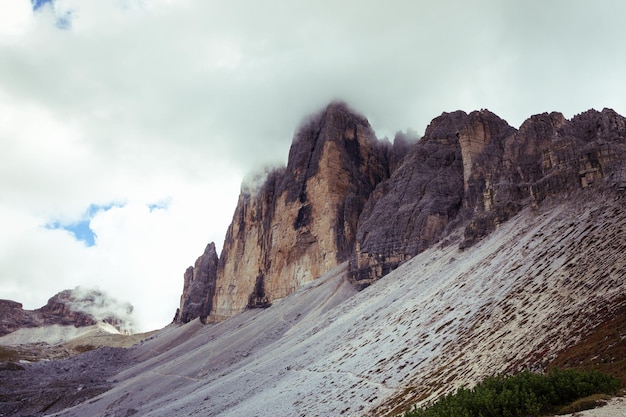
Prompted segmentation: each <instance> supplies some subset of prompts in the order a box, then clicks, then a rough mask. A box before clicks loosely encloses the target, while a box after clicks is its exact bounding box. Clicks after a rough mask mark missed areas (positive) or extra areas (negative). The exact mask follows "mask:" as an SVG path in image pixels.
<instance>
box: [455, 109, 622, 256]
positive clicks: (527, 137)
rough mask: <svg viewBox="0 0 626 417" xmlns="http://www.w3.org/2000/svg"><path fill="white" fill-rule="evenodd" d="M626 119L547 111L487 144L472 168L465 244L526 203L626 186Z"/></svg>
mask: <svg viewBox="0 0 626 417" xmlns="http://www.w3.org/2000/svg"><path fill="white" fill-rule="evenodd" d="M625 126H626V119H625V118H624V117H622V116H620V115H618V114H617V113H615V112H614V111H613V110H609V109H604V110H602V112H598V111H596V110H589V111H587V112H585V113H582V114H580V115H578V116H575V117H573V118H572V119H571V120H566V119H565V117H564V116H563V115H562V114H560V113H550V114H548V113H543V114H539V115H535V116H532V117H530V118H529V119H528V120H526V121H525V122H524V123H523V124H522V126H521V127H520V129H519V131H517V132H515V133H514V134H512V135H510V136H508V137H507V138H505V139H504V140H503V141H502V142H501V143H499V144H493V145H492V146H488V147H486V148H485V150H484V151H483V153H482V154H481V155H479V156H478V158H477V159H476V161H475V163H474V164H473V166H472V170H471V176H470V178H469V179H468V186H467V192H466V195H465V201H464V206H465V207H466V208H467V209H468V210H470V211H471V215H470V216H469V217H470V219H471V220H470V222H469V224H468V225H467V227H466V229H465V240H464V242H463V243H462V247H466V246H468V245H471V244H472V243H474V242H475V241H476V240H477V239H480V238H482V237H484V236H486V235H487V234H489V233H490V232H491V231H493V230H494V229H495V228H496V227H497V226H498V225H499V224H501V223H502V222H504V221H506V220H508V219H509V218H511V217H512V216H514V215H515V214H517V213H518V212H519V211H520V210H521V209H522V208H523V207H525V206H528V205H531V206H535V207H536V206H537V205H539V204H540V203H541V202H542V201H543V200H544V199H545V198H547V197H550V196H556V195H566V194H568V193H571V192H573V191H575V190H578V189H581V188H583V189H584V188H588V187H591V186H611V187H619V188H625V185H626V175H625V171H624V170H625V169H626V168H625V161H626V127H625Z"/></svg>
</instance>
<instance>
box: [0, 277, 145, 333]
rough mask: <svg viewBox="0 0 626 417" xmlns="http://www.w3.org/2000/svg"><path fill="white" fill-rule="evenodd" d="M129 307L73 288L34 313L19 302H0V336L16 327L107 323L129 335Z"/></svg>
mask: <svg viewBox="0 0 626 417" xmlns="http://www.w3.org/2000/svg"><path fill="white" fill-rule="evenodd" d="M132 312H133V306H132V305H130V304H129V303H123V302H119V301H118V300H116V299H114V298H111V297H109V296H108V295H106V294H105V293H103V292H102V291H100V290H96V289H85V288H82V287H76V288H74V289H72V290H63V291H61V292H59V293H57V294H55V295H54V296H52V297H50V299H49V300H48V302H47V303H46V305H44V306H43V307H41V308H38V309H36V310H24V309H23V306H22V304H21V303H18V302H15V301H11V300H0V336H1V335H5V334H8V333H11V332H13V331H15V330H17V329H20V328H29V327H41V326H51V325H55V324H58V325H64V326H75V327H83V326H92V325H94V324H96V323H98V322H105V323H108V324H111V325H112V326H113V327H115V328H116V329H117V330H119V331H120V332H122V333H132V330H133V321H132Z"/></svg>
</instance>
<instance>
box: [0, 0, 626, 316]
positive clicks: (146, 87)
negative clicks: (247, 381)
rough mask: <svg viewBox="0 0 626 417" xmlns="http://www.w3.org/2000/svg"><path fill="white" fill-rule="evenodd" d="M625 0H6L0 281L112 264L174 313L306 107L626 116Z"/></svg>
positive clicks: (517, 117) (34, 299) (14, 293)
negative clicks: (186, 278)
mask: <svg viewBox="0 0 626 417" xmlns="http://www.w3.org/2000/svg"><path fill="white" fill-rule="evenodd" d="M625 12H626V4H623V3H622V2H617V1H611V0H600V1H599V2H594V3H593V4H591V3H589V2H585V1H553V2H550V3H549V4H545V5H543V4H542V6H541V7H537V6H535V5H533V4H529V3H528V2H521V1H517V0H515V1H510V2H501V1H495V0H480V1H477V2H471V4H470V3H469V2H462V1H452V0H448V1H441V2H436V3H433V2H424V1H402V0H395V1H392V2H386V3H383V2H379V1H373V0H372V1H369V0H366V1H358V2H357V1H356V0H347V1H344V2H341V4H338V3H337V2H331V1H329V0H320V1H316V2H309V3H302V2H293V1H286V0H268V1H266V2H252V1H243V0H241V1H239V0H236V1H231V2H218V1H212V0H208V1H207V0H202V1H200V0H178V1H172V0H115V1H109V0H56V1H54V2H47V4H45V5H44V6H42V7H40V8H39V9H38V10H37V11H33V7H32V4H31V3H29V2H28V1H26V0H6V1H5V2H4V3H3V5H2V12H1V13H0V143H1V144H2V149H3V152H2V153H1V154H0V190H1V194H0V215H1V216H0V227H2V229H3V233H2V235H1V236H0V249H2V252H0V297H3V298H13V299H17V300H19V301H22V302H24V303H25V305H27V306H28V307H31V308H35V307H39V306H41V305H43V304H44V303H45V301H46V300H47V298H49V297H50V296H51V295H52V294H54V293H56V292H58V291H59V290H61V289H64V288H73V287H75V286H76V285H84V286H89V284H93V283H94V282H95V283H98V284H102V285H100V286H101V287H103V288H105V289H106V290H107V291H108V292H110V293H111V294H112V295H113V296H115V297H116V298H118V299H123V300H126V299H128V300H129V301H130V302H131V303H132V304H133V305H135V307H136V314H137V316H138V317H139V320H140V321H142V322H144V323H145V326H148V327H149V326H151V325H157V324H159V325H163V324H164V323H166V322H167V321H168V320H169V319H171V315H172V314H173V311H174V310H175V308H176V305H177V304H178V297H179V296H180V291H181V290H182V274H183V273H184V270H185V268H186V267H187V266H188V265H191V264H192V263H193V261H194V260H195V258H196V257H197V256H198V255H199V254H200V253H201V252H202V249H203V248H204V247H205V246H206V243H207V242H209V241H215V243H216V244H217V245H218V247H219V246H221V244H222V240H223V237H224V233H225V230H226V227H227V225H228V223H229V222H230V220H231V218H232V213H233V210H234V205H235V203H236V199H237V194H238V192H239V186H240V182H241V179H242V178H243V177H244V175H245V174H246V173H248V172H253V171H255V170H257V171H258V170H259V169H260V168H261V167H263V166H268V165H269V166H274V165H281V164H285V162H286V157H287V155H288V151H289V144H290V141H291V138H292V135H293V130H294V129H295V127H296V126H298V124H299V122H300V120H302V118H303V117H305V116H306V115H307V114H310V113H313V112H316V111H318V110H319V109H320V108H321V107H323V106H324V105H325V104H327V103H328V102H329V101H331V100H333V99H342V100H345V101H346V102H348V103H349V105H350V106H351V107H353V108H355V109H356V110H357V111H359V112H360V113H362V114H364V115H366V116H367V117H368V118H369V120H370V122H371V123H372V125H373V127H374V128H375V130H376V132H377V134H378V135H379V136H380V137H384V136H386V137H389V138H392V137H394V134H395V132H396V131H398V130H406V129H409V128H411V129H415V130H417V131H418V133H423V131H424V129H425V127H426V125H427V124H428V122H429V121H430V120H431V119H432V118H433V117H435V116H437V115H439V114H441V112H443V111H453V110H456V109H463V110H466V111H471V110H474V109H478V108H489V109H490V110H492V111H494V112H495V113H497V114H498V115H500V116H501V117H503V118H505V119H506V120H508V121H509V123H511V124H512V125H515V126H519V124H521V122H522V121H523V120H524V119H525V118H526V117H528V116H530V115H531V114H533V113H538V112H544V111H552V110H558V111H562V112H563V113H565V115H566V116H572V115H573V114H576V113H579V112H581V111H584V110H586V109H588V108H590V107H596V108H602V107H612V108H614V109H615V110H616V111H618V112H619V113H622V114H625V113H626V99H625V98H624V96H623V94H622V93H621V92H622V91H624V90H626V85H625V83H626V80H625V79H624V77H623V75H622V74H624V73H625V72H626V58H624V57H623V54H620V53H619V51H620V46H621V45H623V44H624V43H625V42H626V29H624V26H623V24H622V22H621V20H620V19H621V16H624V14H625ZM63 16H67V18H68V19H70V20H69V22H70V23H71V24H69V25H68V26H67V27H65V28H64V29H63V30H62V29H60V28H59V24H58V20H59V18H62V17H63ZM165 202H167V203H165ZM111 203H115V206H113V207H110V208H109V209H107V210H102V211H99V212H97V213H95V214H93V215H91V216H86V217H85V213H86V212H88V211H89V207H94V206H107V205H110V204H111ZM55 222H56V223H55ZM81 222H82V223H81ZM87 222H88V224H87ZM54 224H58V225H59V227H58V228H50V227H48V228H46V227H45V225H54ZM72 225H80V226H81V227H83V230H84V231H85V232H87V230H86V229H84V228H85V227H87V226H88V227H89V229H90V230H92V231H93V233H94V234H95V237H94V239H93V245H92V246H89V245H85V244H84V242H83V241H80V236H79V237H78V238H77V236H76V233H79V232H78V231H77V230H73V229H72V227H73V226H72ZM85 239H87V237H86V236H85ZM90 242H91V241H90ZM218 250H219V249H218ZM127 295H128V296H127Z"/></svg>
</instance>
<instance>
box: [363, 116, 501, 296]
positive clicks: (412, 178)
mask: <svg viewBox="0 0 626 417" xmlns="http://www.w3.org/2000/svg"><path fill="white" fill-rule="evenodd" d="M513 131H514V129H513V128H512V127H511V126H509V125H508V124H507V123H506V122H505V121H504V120H502V119H500V118H499V117H497V116H496V115H494V114H493V113H490V112H488V111H480V112H478V111H475V112H472V113H470V114H469V115H468V114H466V113H465V112H462V111H457V112H454V113H444V114H442V115H441V116H439V117H437V118H436V119H434V120H433V121H432V122H431V123H430V125H429V126H428V128H427V129H426V134H425V135H424V137H423V138H422V139H421V140H420V141H419V142H418V143H416V144H415V145H414V146H413V148H412V149H411V151H410V153H409V154H408V155H407V157H406V158H405V159H404V160H403V163H402V165H401V166H400V167H399V168H398V169H397V170H396V171H395V172H394V173H393V175H392V176H391V178H389V179H388V180H386V181H385V182H384V183H382V184H381V185H380V186H379V187H378V188H377V189H376V191H375V192H374V193H373V194H372V197H371V198H370V200H369V201H368V203H367V205H366V207H365V210H364V211H363V213H362V214H361V217H360V219H359V227H358V232H357V242H358V243H357V250H356V251H355V254H354V256H353V257H352V259H351V271H352V279H353V281H355V282H356V283H357V284H358V285H359V286H361V287H362V286H364V285H368V284H369V283H371V282H372V281H373V280H376V279H378V278H380V277H382V276H384V275H386V274H387V273H389V272H390V271H392V270H393V269H395V268H397V267H398V265H400V264H401V263H402V262H404V261H406V260H407V259H410V258H411V257H413V256H415V255H416V254H418V253H420V252H422V251H424V250H425V249H427V248H428V247H430V246H432V245H433V244H434V243H436V242H438V241H439V240H440V239H441V238H442V237H444V235H446V234H447V232H448V230H449V226H450V225H451V224H452V225H453V226H454V225H458V219H459V217H460V216H459V213H460V211H461V208H462V205H463V198H464V195H465V189H466V188H467V183H468V178H469V176H470V175H471V173H472V166H473V164H474V161H475V160H476V159H477V158H479V157H480V155H481V154H482V152H483V150H484V149H485V148H487V147H488V146H489V145H490V144H492V143H498V142H501V140H502V138H503V137H504V136H506V135H508V134H510V133H511V132H513ZM455 221H456V223H455Z"/></svg>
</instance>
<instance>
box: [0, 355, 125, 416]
mask: <svg viewBox="0 0 626 417" xmlns="http://www.w3.org/2000/svg"><path fill="white" fill-rule="evenodd" d="M23 362H24V361H22V362H19V361H18V362H15V361H11V362H2V363H0V416H3V417H4V416H7V417H8V416H15V417H18V416H24V417H25V416H42V415H46V414H51V413H55V412H58V411H61V410H64V409H66V408H69V407H73V406H75V405H77V404H79V403H82V402H84V401H86V400H88V399H90V398H93V397H95V396H96V395H98V394H101V393H103V392H105V391H107V390H108V389H110V388H111V386H112V385H113V380H112V377H113V376H114V375H115V374H117V373H118V372H119V371H120V370H122V369H124V368H126V367H128V366H130V364H131V363H132V359H130V356H129V351H128V350H127V349H123V348H111V347H103V348H100V349H96V350H92V351H89V352H85V353H83V354H80V355H77V356H74V357H71V358H67V359H60V360H52V361H50V360H43V361H39V362H33V363H23Z"/></svg>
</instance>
